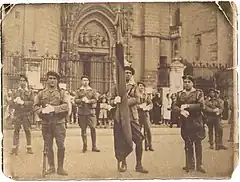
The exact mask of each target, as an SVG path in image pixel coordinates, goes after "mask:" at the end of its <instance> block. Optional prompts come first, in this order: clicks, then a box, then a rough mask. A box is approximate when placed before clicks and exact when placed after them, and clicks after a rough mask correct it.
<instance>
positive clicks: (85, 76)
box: [81, 75, 89, 80]
mask: <svg viewBox="0 0 240 182" xmlns="http://www.w3.org/2000/svg"><path fill="white" fill-rule="evenodd" d="M83 78H87V79H88V80H89V77H88V76H87V75H83V76H81V80H82V79H83Z"/></svg>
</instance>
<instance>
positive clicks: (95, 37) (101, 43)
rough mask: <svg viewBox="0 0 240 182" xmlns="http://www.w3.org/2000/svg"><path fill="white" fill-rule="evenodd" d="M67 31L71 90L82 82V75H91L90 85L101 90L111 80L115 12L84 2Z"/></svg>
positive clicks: (105, 87) (106, 89)
mask: <svg viewBox="0 0 240 182" xmlns="http://www.w3.org/2000/svg"><path fill="white" fill-rule="evenodd" d="M77 12H78V13H76V14H75V17H74V19H75V20H74V24H73V25H72V27H71V32H70V33H69V37H68V40H67V41H68V42H70V45H71V44H72V46H69V47H70V49H71V50H70V51H71V52H72V53H71V54H72V55H74V56H72V57H71V58H70V60H68V63H66V64H68V68H69V74H68V75H69V77H70V90H75V89H77V88H79V87H80V86H81V76H82V75H87V76H89V78H90V85H91V86H92V87H93V88H94V89H97V90H98V91H100V92H102V93H104V92H107V91H109V89H110V88H111V84H112V80H113V79H112V55H113V50H114V48H113V45H114V43H113V42H114V40H115V37H116V30H115V27H114V23H113V21H114V16H113V15H114V14H113V12H111V11H110V10H109V9H108V8H106V7H104V6H90V5H86V6H85V5H84V6H83V7H81V9H78V10H77Z"/></svg>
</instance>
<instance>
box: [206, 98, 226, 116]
mask: <svg viewBox="0 0 240 182" xmlns="http://www.w3.org/2000/svg"><path fill="white" fill-rule="evenodd" d="M216 108H218V109H219V113H220V114H219V115H217V114H216V113H215V112H214V111H213V110H214V109H216ZM223 110H224V101H223V100H222V99H220V98H219V99H216V98H211V99H209V100H207V101H206V102H205V114H206V116H208V117H221V114H222V112H223Z"/></svg>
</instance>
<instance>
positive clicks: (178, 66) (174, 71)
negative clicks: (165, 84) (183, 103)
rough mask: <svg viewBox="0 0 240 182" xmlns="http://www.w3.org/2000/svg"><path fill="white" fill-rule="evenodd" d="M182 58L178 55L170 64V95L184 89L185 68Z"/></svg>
mask: <svg viewBox="0 0 240 182" xmlns="http://www.w3.org/2000/svg"><path fill="white" fill-rule="evenodd" d="M180 60H181V58H180V57H179V56H178V55H176V57H175V58H174V59H173V62H172V63H171V64H170V93H171V94H172V93H176V92H178V91H180V90H182V89H183V81H182V76H183V71H184V68H185V66H184V65H183V64H182V63H181V62H180Z"/></svg>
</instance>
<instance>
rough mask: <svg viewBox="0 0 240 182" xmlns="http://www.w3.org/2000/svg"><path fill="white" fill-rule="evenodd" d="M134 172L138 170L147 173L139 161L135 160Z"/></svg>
mask: <svg viewBox="0 0 240 182" xmlns="http://www.w3.org/2000/svg"><path fill="white" fill-rule="evenodd" d="M135 169H136V172H139V173H145V174H146V173H148V170H146V169H144V168H143V166H142V164H141V162H140V161H139V162H137V165H136V168H135Z"/></svg>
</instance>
